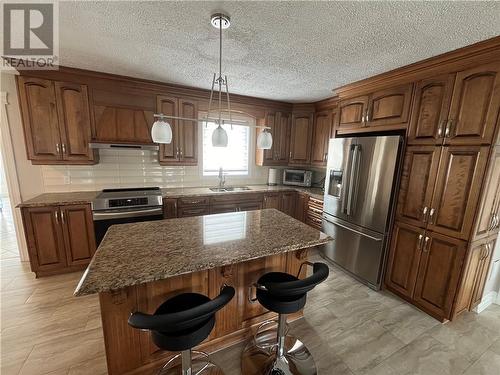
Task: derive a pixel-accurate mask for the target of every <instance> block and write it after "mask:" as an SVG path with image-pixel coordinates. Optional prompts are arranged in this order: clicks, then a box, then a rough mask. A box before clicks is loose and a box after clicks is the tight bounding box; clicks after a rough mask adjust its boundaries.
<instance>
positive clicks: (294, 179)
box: [283, 169, 312, 186]
mask: <svg viewBox="0 0 500 375" xmlns="http://www.w3.org/2000/svg"><path fill="white" fill-rule="evenodd" d="M311 184H312V172H311V171H306V170H299V169H285V170H283V185H295V186H311Z"/></svg>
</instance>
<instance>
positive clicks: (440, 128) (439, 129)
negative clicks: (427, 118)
mask: <svg viewBox="0 0 500 375" xmlns="http://www.w3.org/2000/svg"><path fill="white" fill-rule="evenodd" d="M445 124H446V120H443V121H441V122H440V123H439V126H438V130H437V136H438V138H441V136H442V135H443V128H444V126H445Z"/></svg>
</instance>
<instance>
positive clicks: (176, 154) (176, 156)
mask: <svg viewBox="0 0 500 375" xmlns="http://www.w3.org/2000/svg"><path fill="white" fill-rule="evenodd" d="M175 158H176V159H179V147H177V148H176V152H175Z"/></svg>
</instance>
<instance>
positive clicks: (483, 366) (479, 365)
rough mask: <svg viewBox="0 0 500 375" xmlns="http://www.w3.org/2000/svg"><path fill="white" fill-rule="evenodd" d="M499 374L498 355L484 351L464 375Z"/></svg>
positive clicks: (499, 356)
mask: <svg viewBox="0 0 500 375" xmlns="http://www.w3.org/2000/svg"><path fill="white" fill-rule="evenodd" d="M499 373H500V354H497V353H494V352H492V351H489V350H488V351H486V352H485V353H484V354H483V355H482V356H481V357H480V358H479V359H478V360H477V361H476V362H475V363H474V364H473V365H472V366H471V367H469V368H468V369H467V371H465V373H464V375H498V374H499Z"/></svg>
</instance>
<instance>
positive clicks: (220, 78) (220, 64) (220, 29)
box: [218, 16, 222, 126]
mask: <svg viewBox="0 0 500 375" xmlns="http://www.w3.org/2000/svg"><path fill="white" fill-rule="evenodd" d="M218 81H219V126H221V122H222V121H221V120H222V16H219V78H218Z"/></svg>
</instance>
